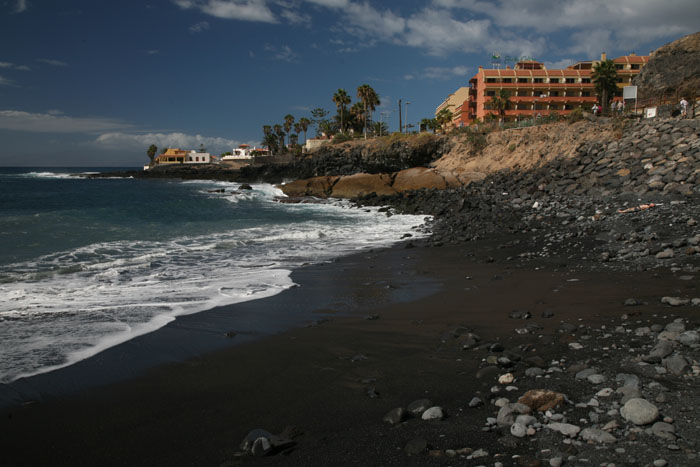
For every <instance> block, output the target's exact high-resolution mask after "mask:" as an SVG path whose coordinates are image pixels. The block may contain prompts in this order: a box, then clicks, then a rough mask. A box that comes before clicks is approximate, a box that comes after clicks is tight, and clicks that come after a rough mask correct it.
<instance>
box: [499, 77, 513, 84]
mask: <svg viewBox="0 0 700 467" xmlns="http://www.w3.org/2000/svg"><path fill="white" fill-rule="evenodd" d="M501 81H502V82H504V83H512V82H513V78H503V79H502V80H501Z"/></svg>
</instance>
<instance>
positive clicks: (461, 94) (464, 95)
mask: <svg viewBox="0 0 700 467" xmlns="http://www.w3.org/2000/svg"><path fill="white" fill-rule="evenodd" d="M468 99H469V87H468V86H463V87H461V88H459V89H457V90H456V91H455V92H453V93H452V94H450V95H449V96H447V99H445V100H444V101H442V104H440V105H438V106H437V108H436V109H435V117H437V114H439V113H440V112H441V111H442V110H443V109H447V110H449V111H450V113H452V115H454V114H455V113H456V112H457V107H459V106H461V105H462V102H464V101H466V100H468Z"/></svg>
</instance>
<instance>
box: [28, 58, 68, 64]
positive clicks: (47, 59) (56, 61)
mask: <svg viewBox="0 0 700 467" xmlns="http://www.w3.org/2000/svg"><path fill="white" fill-rule="evenodd" d="M36 61H37V62H41V63H46V64H47V65H52V66H68V64H67V63H66V62H62V61H61V60H53V59H50V58H37V59H36Z"/></svg>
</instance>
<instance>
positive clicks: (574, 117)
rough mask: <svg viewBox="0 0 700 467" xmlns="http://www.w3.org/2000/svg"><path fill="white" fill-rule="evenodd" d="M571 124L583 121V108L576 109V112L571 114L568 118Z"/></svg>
mask: <svg viewBox="0 0 700 467" xmlns="http://www.w3.org/2000/svg"><path fill="white" fill-rule="evenodd" d="M566 119H567V120H568V122H569V123H575V122H579V121H581V120H583V108H582V107H576V108H575V109H574V110H572V111H571V112H569V115H568V116H567V117H566Z"/></svg>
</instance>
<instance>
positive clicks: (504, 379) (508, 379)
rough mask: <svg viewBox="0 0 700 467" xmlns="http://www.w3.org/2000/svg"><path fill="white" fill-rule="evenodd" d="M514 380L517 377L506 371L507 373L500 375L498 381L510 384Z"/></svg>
mask: <svg viewBox="0 0 700 467" xmlns="http://www.w3.org/2000/svg"><path fill="white" fill-rule="evenodd" d="M513 381H515V377H514V376H513V373H506V374H505V375H501V376H499V377H498V382H499V383H500V384H510V383H512V382H513Z"/></svg>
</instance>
